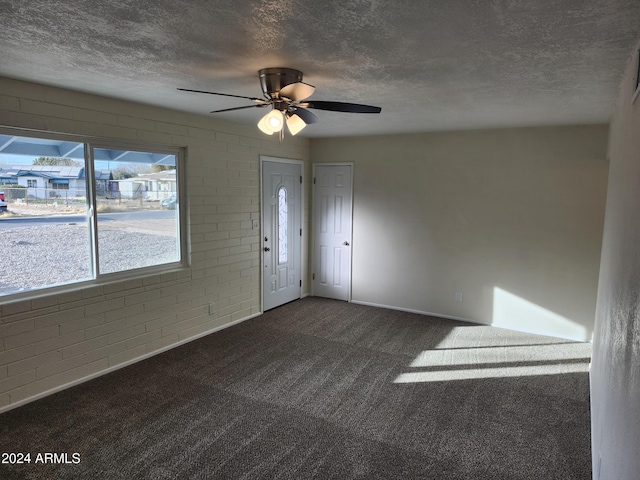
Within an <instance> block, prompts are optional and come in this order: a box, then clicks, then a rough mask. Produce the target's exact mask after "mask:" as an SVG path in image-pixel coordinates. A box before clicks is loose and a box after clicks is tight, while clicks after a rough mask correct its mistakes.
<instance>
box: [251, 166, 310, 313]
mask: <svg viewBox="0 0 640 480" xmlns="http://www.w3.org/2000/svg"><path fill="white" fill-rule="evenodd" d="M264 162H270V163H289V164H291V163H293V164H296V165H299V166H300V175H301V176H302V182H301V183H300V228H302V235H296V237H297V238H298V239H299V241H300V280H302V285H303V286H304V284H305V281H304V278H303V272H304V269H303V258H304V254H305V250H304V243H303V241H302V238H303V237H304V236H305V229H304V209H305V200H304V160H298V159H295V158H281V157H271V156H269V155H260V173H259V176H260V232H259V237H258V240H259V241H258V253H259V255H260V313H264V255H262V237H263V236H264V233H263V232H264V215H263V213H264V210H263V208H264V205H263V204H262V198H263V194H264V186H263V175H262V172H263V167H262V164H263V163H264ZM302 297H303V294H302V287H301V288H300V298H302Z"/></svg>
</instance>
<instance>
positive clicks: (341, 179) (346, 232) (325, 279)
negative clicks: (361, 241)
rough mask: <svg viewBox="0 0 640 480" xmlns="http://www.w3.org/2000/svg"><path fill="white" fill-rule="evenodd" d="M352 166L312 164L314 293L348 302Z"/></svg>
mask: <svg viewBox="0 0 640 480" xmlns="http://www.w3.org/2000/svg"><path fill="white" fill-rule="evenodd" d="M352 170H353V166H352V165H351V164H327V165H323V164H314V169H313V177H314V185H313V274H312V282H313V294H314V295H316V296H319V297H327V298H335V299H338V300H347V301H349V300H351V225H352V200H353V184H352V178H353V177H352Z"/></svg>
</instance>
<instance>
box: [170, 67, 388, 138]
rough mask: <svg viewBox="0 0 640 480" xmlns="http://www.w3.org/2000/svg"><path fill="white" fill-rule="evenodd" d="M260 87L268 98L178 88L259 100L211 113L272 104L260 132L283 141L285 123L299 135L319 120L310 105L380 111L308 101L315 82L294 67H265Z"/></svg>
mask: <svg viewBox="0 0 640 480" xmlns="http://www.w3.org/2000/svg"><path fill="white" fill-rule="evenodd" d="M258 78H259V79H260V86H261V87H262V93H263V94H264V97H265V98H264V99H261V98H255V97H245V96H242V95H230V94H228V93H216V92H207V91H203V90H190V89H186V88H178V90H182V91H185V92H195V93H207V94H210V95H222V96H225V97H235V98H244V99H246V100H251V101H252V102H255V103H254V104H253V105H246V106H242V107H234V108H225V109H222V110H214V111H212V112H211V113H220V112H228V111H232V110H243V109H246V108H264V107H269V106H270V107H271V111H269V113H267V114H266V115H265V116H263V117H262V118H261V119H260V121H259V122H258V128H259V129H260V131H262V132H263V133H265V134H267V135H273V134H274V133H279V137H280V140H281V141H282V140H283V139H284V125H285V123H286V125H287V128H288V129H289V133H290V134H291V135H296V134H297V133H299V132H300V131H301V130H302V129H303V128H305V127H306V126H307V125H308V124H310V123H316V122H317V121H318V118H317V117H316V116H315V115H314V114H313V113H311V112H310V111H309V110H307V109H309V108H314V109H317V110H329V111H333V112H351V113H380V112H381V111H382V109H381V108H380V107H373V106H370V105H360V104H357V103H345V102H325V101H308V100H307V101H304V102H303V100H306V99H307V98H308V97H310V96H311V95H312V94H313V92H314V91H315V89H316V88H315V87H314V86H313V85H309V84H308V83H304V82H303V81H302V72H301V71H300V70H295V69H293V68H280V67H278V68H263V69H262V70H260V71H258Z"/></svg>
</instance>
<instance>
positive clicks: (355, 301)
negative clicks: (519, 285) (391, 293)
mask: <svg viewBox="0 0 640 480" xmlns="http://www.w3.org/2000/svg"><path fill="white" fill-rule="evenodd" d="M351 303H355V304H357V305H366V306H368V307H377V308H386V309H387V310H397V311H399V312H407V313H417V314H419V315H428V316H430V317H439V318H446V319H447V320H457V321H459V322H467V323H474V324H476V325H489V326H490V324H487V323H483V322H479V321H477V320H469V319H468V318H462V317H454V316H453V315H444V314H442V313H433V312H425V311H424V310H413V309H411V308H403V307H396V306H393V305H383V304H380V303H372V302H362V301H360V300H351ZM501 328H502V327H501Z"/></svg>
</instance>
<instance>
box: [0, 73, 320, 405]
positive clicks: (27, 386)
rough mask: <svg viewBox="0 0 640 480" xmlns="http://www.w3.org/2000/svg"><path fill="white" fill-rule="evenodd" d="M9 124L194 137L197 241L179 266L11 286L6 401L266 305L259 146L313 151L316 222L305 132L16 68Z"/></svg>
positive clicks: (300, 154) (0, 337) (180, 139)
mask: <svg viewBox="0 0 640 480" xmlns="http://www.w3.org/2000/svg"><path fill="white" fill-rule="evenodd" d="M0 125H2V126H10V127H23V128H28V129H37V130H42V131H50V132H61V133H70V134H79V135H90V136H97V137H104V138H113V139H123V140H136V141H141V142H148V143H150V144H152V145H155V144H159V145H170V146H178V147H186V149H187V150H186V153H187V158H186V170H187V194H188V202H187V203H188V209H189V214H188V223H189V231H190V235H189V239H188V241H189V246H190V252H191V258H190V267H189V268H185V269H182V270H178V271H173V272H167V273H165V274H161V275H151V276H145V277H139V278H132V279H129V280H126V281H120V282H114V283H110V284H105V285H84V286H80V287H77V286H76V287H71V288H68V289H66V290H65V291H63V292H57V293H51V292H46V291H44V292H40V294H39V295H37V296H33V297H30V298H26V299H20V300H18V301H11V299H7V298H0V304H1V305H0V411H1V410H2V409H6V408H9V407H11V406H14V405H16V404H17V402H21V401H23V400H25V399H29V398H33V397H34V396H38V395H41V394H43V392H47V391H51V390H52V389H57V388H60V387H61V386H63V385H68V384H70V383H73V382H76V381H78V380H79V379H83V378H86V377H88V376H91V375H96V374H99V373H101V372H104V371H107V370H109V369H112V368H116V367H118V366H121V365H123V364H126V363H127V362H130V361H133V360H136V359H139V358H141V357H144V356H145V355H149V354H152V353H154V352H157V351H159V350H161V349H164V348H167V347H170V346H172V345H175V344H177V343H180V342H183V341H185V340H187V339H189V338H194V337H195V336H198V335H202V334H204V333H206V332H210V331H212V330H214V329H216V328H219V327H221V326H224V325H228V324H230V323H232V322H235V321H239V320H242V319H246V318H249V317H251V316H252V315H255V314H258V313H259V312H260V295H261V293H260V274H261V269H260V264H259V263H260V253H259V249H260V242H259V239H260V237H259V235H260V232H259V230H252V220H254V219H259V218H260V172H259V165H260V163H259V159H260V155H268V156H272V157H281V158H291V159H298V160H303V161H304V162H305V168H304V171H305V176H306V179H305V184H304V187H305V193H306V196H307V201H306V207H305V209H306V211H305V213H304V218H305V223H308V219H309V213H308V205H309V202H308V195H309V192H310V190H311V188H310V183H309V179H310V176H311V168H310V166H309V142H308V140H305V139H302V138H293V139H292V138H288V139H287V140H286V141H285V142H284V143H282V144H280V143H279V142H278V140H277V139H271V138H269V137H267V136H265V135H263V134H261V133H260V132H259V131H258V129H257V128H249V127H239V126H234V125H232V124H229V123H225V122H219V121H215V120H213V119H211V118H207V117H204V116H202V117H200V116H195V115H189V114H185V113H180V112H175V111H169V110H164V109H159V108H153V107H148V106H144V105H138V104H134V103H128V102H123V101H116V100H112V99H108V98H102V97H97V96H92V95H86V94H82V93H77V92H73V91H69V90H62V89H56V88H51V87H45V86H42V85H36V84H31V83H26V82H20V81H16V80H10V79H5V78H0ZM305 228H307V226H306V225H305ZM0 243H1V241H0ZM306 245H307V244H306V243H305V244H304V245H303V252H302V255H303V262H302V264H303V293H307V292H308V291H309V281H308V279H309V272H308V268H307V265H308V260H307V258H308V249H307V246H306ZM0 262H1V258H0ZM8 300H9V301H8ZM209 303H214V305H215V310H214V313H213V314H212V315H210V314H209V313H208V304H209Z"/></svg>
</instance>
